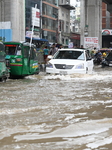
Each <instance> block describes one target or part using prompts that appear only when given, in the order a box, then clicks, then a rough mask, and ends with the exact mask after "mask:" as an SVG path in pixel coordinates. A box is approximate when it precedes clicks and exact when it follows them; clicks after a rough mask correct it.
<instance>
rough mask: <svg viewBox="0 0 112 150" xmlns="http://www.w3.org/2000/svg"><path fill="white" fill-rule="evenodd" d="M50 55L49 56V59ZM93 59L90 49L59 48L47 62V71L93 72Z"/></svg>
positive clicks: (67, 72) (61, 72) (63, 72)
mask: <svg viewBox="0 0 112 150" xmlns="http://www.w3.org/2000/svg"><path fill="white" fill-rule="evenodd" d="M49 58H50V57H49V56H48V59H49ZM93 66H94V64H93V59H92V58H91V56H90V53H89V50H85V49H59V50H58V51H57V52H56V53H55V55H54V56H52V58H51V60H49V61H48V62H47V64H46V73H51V74H74V73H82V74H85V73H89V72H90V73H91V72H92V70H93Z"/></svg>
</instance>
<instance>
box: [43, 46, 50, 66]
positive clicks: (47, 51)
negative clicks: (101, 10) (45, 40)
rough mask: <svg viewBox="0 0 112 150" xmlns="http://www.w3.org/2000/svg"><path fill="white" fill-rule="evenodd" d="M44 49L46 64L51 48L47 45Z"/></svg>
mask: <svg viewBox="0 0 112 150" xmlns="http://www.w3.org/2000/svg"><path fill="white" fill-rule="evenodd" d="M43 51H44V61H45V64H46V61H47V56H48V54H49V49H48V47H47V46H45V47H44V49H43Z"/></svg>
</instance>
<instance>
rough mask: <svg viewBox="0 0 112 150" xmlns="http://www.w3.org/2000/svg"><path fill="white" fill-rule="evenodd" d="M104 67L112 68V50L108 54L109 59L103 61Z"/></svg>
mask: <svg viewBox="0 0 112 150" xmlns="http://www.w3.org/2000/svg"><path fill="white" fill-rule="evenodd" d="M101 65H102V67H106V66H108V67H109V66H112V50H110V52H109V53H108V55H107V57H105V58H104V59H103V60H102V64H101Z"/></svg>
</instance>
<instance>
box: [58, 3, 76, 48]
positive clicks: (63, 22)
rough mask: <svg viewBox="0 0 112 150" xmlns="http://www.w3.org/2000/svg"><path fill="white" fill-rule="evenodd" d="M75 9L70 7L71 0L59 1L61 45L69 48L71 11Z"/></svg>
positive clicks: (59, 35)
mask: <svg viewBox="0 0 112 150" xmlns="http://www.w3.org/2000/svg"><path fill="white" fill-rule="evenodd" d="M72 9H75V7H73V6H71V5H70V0H62V1H60V0H59V16H58V20H59V29H58V30H59V33H58V37H59V41H58V42H59V43H61V44H63V45H64V46H68V43H69V41H70V10H72Z"/></svg>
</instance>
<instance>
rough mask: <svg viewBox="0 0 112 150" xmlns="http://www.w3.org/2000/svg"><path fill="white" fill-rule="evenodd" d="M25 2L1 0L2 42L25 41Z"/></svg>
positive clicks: (0, 23) (0, 26) (0, 29)
mask: <svg viewBox="0 0 112 150" xmlns="http://www.w3.org/2000/svg"><path fill="white" fill-rule="evenodd" d="M24 18H25V0H10V1H9V0H0V40H2V41H12V40H13V41H24V40H25V19H24Z"/></svg>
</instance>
